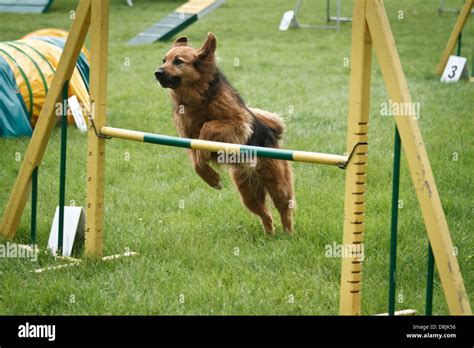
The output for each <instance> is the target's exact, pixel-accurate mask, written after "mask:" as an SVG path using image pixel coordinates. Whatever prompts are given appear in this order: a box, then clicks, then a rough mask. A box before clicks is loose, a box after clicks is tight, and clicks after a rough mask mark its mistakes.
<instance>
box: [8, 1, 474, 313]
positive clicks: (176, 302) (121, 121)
mask: <svg viewBox="0 0 474 348" xmlns="http://www.w3.org/2000/svg"><path fill="white" fill-rule="evenodd" d="M323 3H324V2H323V1H308V2H306V4H305V5H304V8H303V13H302V16H301V17H302V18H301V21H302V22H310V21H320V22H322V21H323V20H324V19H323V17H324V9H323V7H322V6H323ZM75 4H76V1H56V2H54V4H53V6H52V8H51V10H50V11H49V13H47V14H44V15H15V14H0V23H1V24H0V28H1V30H0V40H12V39H16V38H19V37H21V36H22V35H24V34H26V33H28V32H30V31H33V30H36V29H40V28H44V27H59V28H63V29H68V27H69V25H70V23H71V22H70V19H69V14H70V11H71V10H73V9H74V8H75ZM292 5H293V2H292V1H286V0H278V1H276V0H272V1H270V0H267V1H252V0H227V1H226V3H225V4H224V5H223V6H222V7H221V8H219V9H217V10H216V11H215V12H213V13H212V14H210V15H209V16H207V17H206V18H205V19H203V20H201V21H199V22H197V23H196V24H194V25H193V26H191V27H189V28H188V29H187V30H186V31H185V32H184V34H186V35H188V36H189V37H190V39H191V41H192V43H193V44H194V45H196V46H197V45H199V44H200V43H201V41H202V40H203V39H204V38H205V35H206V33H207V32H208V31H213V32H214V33H215V34H216V35H217V37H218V55H219V57H220V61H219V65H220V67H221V68H222V70H223V71H224V72H225V73H226V75H227V77H228V79H229V80H230V81H231V82H232V83H233V84H234V86H235V87H236V88H237V89H238V90H239V91H240V92H241V94H242V95H243V97H244V98H245V99H246V101H247V102H248V103H249V104H250V105H252V106H258V107H260V108H265V109H268V110H271V111H275V112H278V113H280V114H281V115H282V116H284V117H285V119H286V122H287V133H286V136H285V146H286V147H287V148H291V149H301V150H308V151H311V150H313V151H319V152H329V153H343V152H344V151H345V133H346V127H347V120H346V119H347V97H348V96H347V94H348V81H349V73H350V71H349V68H347V67H345V66H344V65H343V62H344V58H345V57H349V55H350V37H351V35H350V33H351V25H350V24H344V25H342V28H341V31H340V32H335V31H323V30H290V31H288V32H285V33H283V32H279V31H278V30H277V27H278V23H279V21H280V18H281V15H282V13H283V11H284V10H287V9H289V8H290V7H291V6H292ZM176 6H177V3H176V2H172V1H168V2H165V1H163V2H159V3H157V2H155V1H142V0H137V1H135V6H134V7H133V8H128V7H127V6H126V4H125V1H118V0H116V1H112V2H111V15H110V51H109V81H108V84H109V88H108V91H109V92H108V109H109V117H108V123H109V124H110V125H112V126H116V127H123V128H131V129H137V130H143V131H148V132H157V133H162V134H170V135H176V131H175V129H174V127H173V124H172V120H171V102H170V100H169V98H168V95H167V92H166V91H165V90H163V89H161V88H159V86H158V85H157V84H156V83H155V81H154V76H153V72H154V70H155V69H156V67H157V66H159V64H160V61H161V57H162V56H163V55H164V53H165V52H166V51H167V49H168V48H169V43H157V44H155V45H150V46H139V47H130V46H127V45H126V42H127V41H128V40H129V39H130V38H132V37H133V36H134V35H136V34H137V33H138V32H140V31H141V30H143V29H144V28H146V27H147V26H148V25H150V24H152V23H154V22H155V21H156V20H157V19H158V18H160V17H162V16H164V15H166V14H167V13H169V12H170V11H172V10H173V9H174V8H176ZM386 7H387V11H388V15H389V18H390V22H391V24H392V28H393V31H394V35H395V37H396V40H397V44H398V50H399V53H400V56H401V59H402V62H403V66H404V69H405V73H406V76H407V79H408V84H409V87H410V91H411V95H412V98H413V100H414V101H415V102H419V103H421V119H420V126H421V129H422V133H423V136H424V140H425V143H426V147H427V150H428V153H429V155H430V160H431V165H432V168H433V170H434V173H435V177H436V180H437V184H438V190H439V192H440V195H441V198H442V203H443V206H444V208H445V212H446V216H447V219H448V224H449V226H450V229H451V234H452V238H453V241H454V244H455V246H456V247H458V248H459V256H458V260H459V263H460V266H461V269H462V271H463V276H464V281H465V285H466V288H467V291H468V293H469V294H470V296H471V299H472V297H473V296H474V267H473V257H474V251H473V250H474V237H473V235H472V230H473V227H474V225H473V212H474V205H473V201H472V195H473V192H474V183H473V181H472V173H473V171H474V162H473V161H472V158H473V156H474V146H473V145H474V144H473V139H474V138H473V137H472V133H473V131H474V127H473V122H472V100H473V97H474V92H473V85H472V84H468V83H465V82H460V83H457V84H451V85H446V84H442V83H440V82H439V78H438V77H437V76H435V75H434V69H435V67H436V64H437V63H438V59H439V58H440V55H441V52H442V50H443V48H444V45H445V44H446V42H447V39H448V37H449V34H450V31H451V29H452V27H453V24H454V21H455V19H456V16H455V15H453V14H443V15H442V16H438V15H437V13H436V8H437V2H436V1H430V2H427V1H425V0H417V1H413V0H402V1H401V0H396V1H395V0H387V1H386ZM347 10H348V9H347ZM399 10H403V11H404V19H403V20H399V19H397V15H398V11H399ZM463 43H464V54H465V55H468V58H469V62H472V56H471V48H472V46H473V44H474V24H473V21H472V20H471V21H470V23H468V25H467V27H466V30H465V32H464V36H463ZM126 59H129V61H130V67H126V66H125V65H124V61H125V60H126ZM236 59H238V60H239V61H240V65H239V66H238V67H235V66H234V61H235V60H236ZM374 62H375V64H374V68H373V83H372V98H371V102H372V104H371V105H372V109H371V124H370V159H369V172H368V189H367V213H366V239H365V246H366V248H365V262H364V269H363V300H362V301H363V313H364V314H367V315H370V314H375V313H381V312H386V311H387V296H388V295H387V294H388V261H389V255H388V250H389V229H390V226H389V223H390V199H391V168H392V147H393V145H392V144H393V135H394V122H393V119H392V118H390V117H381V116H380V105H381V103H383V102H385V101H386V100H387V96H386V93H385V90H384V88H383V81H382V79H381V74H380V71H379V70H378V66H377V63H376V59H374ZM291 108H294V113H293V114H291V113H290V112H289V110H290V109H291ZM59 138H60V134H59V129H55V131H54V132H53V135H52V138H51V140H50V144H49V146H48V149H47V152H46V155H45V157H44V160H43V164H42V165H41V167H40V171H39V172H40V184H39V197H40V199H39V202H38V203H39V206H38V209H39V218H38V230H39V236H38V239H39V243H40V245H41V246H42V247H44V246H45V245H46V242H47V238H48V234H49V230H50V227H51V221H52V218H53V214H54V210H55V206H56V205H57V201H58V191H59V188H58V173H59V163H58V161H59ZM27 145H28V139H26V138H21V139H0V148H1V150H2V151H0V183H1V184H0V185H1V186H0V187H1V190H0V213H3V209H4V207H5V204H6V202H7V199H8V196H9V193H10V190H11V188H12V186H13V183H14V180H15V177H16V174H17V173H18V169H19V167H20V163H21V162H17V161H16V160H15V154H16V153H17V152H18V153H20V154H23V153H24V151H25V149H26V147H27ZM68 148H69V152H68V167H67V171H68V181H67V193H66V195H67V197H66V200H67V201H68V202H69V201H70V200H74V201H75V204H76V205H82V206H84V205H85V180H86V179H85V177H86V173H85V169H86V162H85V160H86V137H85V136H84V135H83V134H80V133H79V132H78V131H77V130H75V129H71V130H70V132H69V140H68ZM454 152H456V153H458V155H459V159H458V161H453V160H452V157H453V153H454ZM127 154H128V155H129V157H130V160H129V161H126V160H125V157H126V155H127ZM106 157H107V160H106V164H107V165H106V178H107V185H106V226H105V231H106V233H105V254H107V255H109V254H114V253H118V252H122V251H123V250H124V249H126V248H129V249H130V250H133V251H137V252H139V253H140V255H139V256H137V257H134V258H128V259H122V260H120V261H115V262H108V263H107V262H102V263H95V262H91V261H88V262H85V263H84V264H83V265H81V266H80V267H76V268H70V269H65V270H61V271H55V272H49V273H43V274H39V275H38V274H32V273H30V270H32V269H35V268H37V267H40V266H43V265H50V264H56V263H55V261H54V260H51V258H49V257H47V256H41V257H40V260H39V262H38V264H36V263H33V262H31V261H29V260H18V259H1V260H0V263H1V271H0V314H73V315H77V314H312V315H314V314H316V315H333V314H337V313H338V303H339V294H338V291H339V276H340V267H341V260H340V259H338V258H327V257H325V256H324V246H325V245H327V244H332V243H333V242H337V243H341V242H342V220H343V216H342V215H343V196H344V172H343V171H341V170H340V169H337V168H332V167H322V166H312V165H309V164H299V163H295V164H293V169H294V172H295V179H296V180H295V181H296V198H297V202H298V208H297V211H296V235H295V236H294V237H287V236H285V235H283V234H282V229H281V225H280V224H279V221H277V236H276V237H275V238H265V237H264V235H263V232H262V229H261V227H260V224H259V223H258V221H257V219H256V218H255V217H254V216H252V215H251V214H250V213H248V212H247V211H246V210H245V209H244V208H243V207H242V206H241V204H240V202H239V197H238V194H237V193H236V190H235V189H234V188H233V187H232V183H231V181H230V180H229V178H228V176H227V175H225V174H224V173H223V175H222V176H223V178H224V189H223V190H222V191H220V192H217V191H214V190H212V189H210V188H209V187H208V186H207V185H206V184H205V183H203V182H202V181H201V180H200V179H199V178H198V177H197V176H196V175H195V174H194V172H193V170H192V168H191V165H190V164H189V163H188V159H187V155H186V153H185V150H182V149H172V148H167V147H159V146H153V145H148V144H140V143H134V142H125V141H120V140H110V141H108V142H107V156H106ZM400 198H401V199H402V200H403V209H400V229H399V246H398V248H399V249H398V250H399V253H398V261H399V262H398V287H397V295H398V294H400V293H402V294H403V303H400V304H397V308H398V309H407V308H413V309H416V310H417V311H419V312H420V313H423V311H424V297H425V272H426V253H427V237H426V233H425V229H424V224H423V221H422V217H421V213H420V209H419V206H418V203H417V199H416V196H415V192H414V190H413V187H412V184H411V179H410V176H409V173H408V170H407V167H406V162H405V160H404V159H403V160H402V173H401V192H400ZM181 200H182V201H181ZM180 202H184V208H180ZM274 215H275V217H276V218H277V217H278V215H277V214H276V212H274ZM276 220H277V219H276ZM28 234H29V207H27V208H26V210H25V214H24V217H23V219H22V222H21V226H20V229H19V231H18V235H17V241H19V242H23V243H27V242H28V238H29V237H28ZM2 242H3V241H2ZM235 248H238V251H239V255H238V256H236V255H235V252H236V250H237V249H235ZM181 295H184V303H181V302H182V301H180V299H182V297H180V296H181ZM291 295H293V296H294V298H295V301H294V303H290V302H291V301H289V298H290V296H291ZM71 296H73V297H74V299H75V301H71V298H73V297H71ZM71 302H73V303H71ZM434 313H436V314H447V313H448V310H447V306H446V302H445V299H444V295H443V291H442V288H441V285H440V282H439V278H438V277H436V279H435V294H434Z"/></svg>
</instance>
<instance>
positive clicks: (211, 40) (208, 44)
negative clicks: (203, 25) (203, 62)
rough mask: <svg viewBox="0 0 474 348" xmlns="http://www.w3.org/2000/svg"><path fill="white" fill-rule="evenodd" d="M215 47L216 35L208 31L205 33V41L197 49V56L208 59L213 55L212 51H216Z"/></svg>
mask: <svg viewBox="0 0 474 348" xmlns="http://www.w3.org/2000/svg"><path fill="white" fill-rule="evenodd" d="M216 47H217V40H216V36H215V35H214V34H213V33H211V32H209V33H208V34H207V39H206V41H205V42H204V43H203V44H202V46H201V48H200V49H199V50H198V57H199V59H208V58H211V57H214V53H215V52H216Z"/></svg>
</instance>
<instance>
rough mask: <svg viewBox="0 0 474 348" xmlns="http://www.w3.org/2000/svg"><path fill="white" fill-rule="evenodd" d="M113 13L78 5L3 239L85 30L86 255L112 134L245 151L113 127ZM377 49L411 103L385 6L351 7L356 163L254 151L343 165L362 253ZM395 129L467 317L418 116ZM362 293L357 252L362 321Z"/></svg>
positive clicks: (91, 251) (98, 239)
mask: <svg viewBox="0 0 474 348" xmlns="http://www.w3.org/2000/svg"><path fill="white" fill-rule="evenodd" d="M473 1H474V0H468V1H467V2H466V3H467V4H468V5H465V8H464V9H463V13H464V11H465V10H466V8H467V7H466V6H470V8H471V7H472V2H473ZM469 4H470V5H469ZM470 8H469V9H470ZM108 9H109V2H108V0H80V2H79V5H78V8H77V12H76V19H75V20H74V22H73V24H72V27H71V29H70V34H69V37H68V39H67V42H66V45H65V48H64V53H63V55H62V57H61V60H60V62H59V65H58V69H57V72H56V75H55V77H54V80H53V83H52V86H51V88H50V90H49V93H48V95H47V98H46V102H45V104H44V106H43V109H42V111H41V115H40V119H39V122H38V124H37V127H36V129H35V131H34V133H33V137H32V139H31V141H30V144H29V146H28V149H27V151H26V154H25V158H24V161H23V163H22V166H21V168H20V172H19V174H18V177H17V180H16V182H15V186H14V187H13V190H12V193H11V195H10V199H9V201H8V203H7V206H6V209H5V211H4V215H3V218H2V221H1V224H0V233H1V234H2V235H3V236H4V237H5V238H7V239H13V238H14V236H15V234H16V231H17V228H18V224H19V221H20V217H21V215H22V213H23V210H24V208H25V204H26V200H27V198H28V195H29V192H30V186H31V178H32V173H33V170H34V169H35V168H36V167H37V166H38V165H40V163H41V160H42V158H43V154H44V152H45V149H46V145H47V143H48V141H49V138H50V136H51V132H52V129H53V126H54V124H55V116H54V110H55V104H56V102H57V101H58V99H59V97H60V95H61V89H62V86H63V85H64V83H65V81H67V80H68V79H69V78H70V76H71V74H72V71H73V69H74V66H75V63H76V61H77V58H78V56H79V53H80V50H81V47H82V45H83V43H84V40H85V37H86V35H87V31H88V30H89V28H90V31H91V76H90V81H91V103H92V105H91V106H90V107H89V110H91V115H90V117H91V119H92V120H93V122H89V130H88V142H87V200H86V212H87V215H86V248H85V253H86V256H87V257H91V258H98V257H101V256H102V253H103V245H104V243H103V236H104V210H105V209H104V204H105V202H104V188H105V151H106V146H105V142H106V135H108V136H112V137H116V138H122V139H129V140H136V141H144V142H150V143H156V144H161V145H170V146H177V145H176V144H180V147H187V148H202V149H218V148H223V147H229V146H230V145H236V146H231V147H232V148H233V149H234V150H235V149H237V148H238V149H240V148H241V147H243V146H240V145H239V146H237V144H230V145H229V144H227V145H226V144H217V143H211V142H203V141H198V140H196V139H181V140H178V139H170V138H171V137H166V136H160V135H153V134H146V133H143V132H132V131H128V130H121V129H117V128H113V127H107V123H106V114H107V65H108V64H107V60H108V20H109V13H108ZM372 50H374V51H375V53H376V55H377V58H378V62H379V65H380V68H381V71H382V75H383V79H384V81H385V86H386V89H387V92H388V95H389V97H390V99H391V100H393V102H395V103H411V97H410V93H409V91H408V85H407V82H406V79H405V75H404V73H403V68H402V65H401V62H400V58H399V56H398V52H397V50H396V45H395V40H394V37H393V34H392V32H391V29H390V24H389V21H388V18H387V14H386V11H385V7H384V3H383V0H355V5H354V12H353V29H352V53H351V55H352V56H351V78H350V91H349V114H348V132H347V153H348V154H350V155H348V156H337V155H329V154H321V153H308V152H301V151H290V150H281V151H280V152H281V153H279V154H276V153H274V152H272V151H269V150H268V148H267V149H263V148H260V149H257V148H255V149H254V150H256V151H260V153H261V154H263V155H265V156H269V157H270V158H277V159H281V160H298V161H306V162H312V163H319V164H330V165H338V166H340V167H341V168H343V169H346V184H345V208H344V209H345V211H344V228H343V243H344V244H345V245H346V246H350V247H351V250H354V251H355V250H360V248H358V247H359V246H360V245H361V244H363V242H364V227H365V209H366V203H365V191H366V179H367V160H368V148H369V145H368V143H369V138H368V133H369V109H370V86H371V82H370V76H371V55H372ZM395 121H396V125H397V128H398V131H399V133H400V137H401V140H402V144H403V149H404V153H405V157H406V158H407V161H408V167H409V170H410V174H411V177H412V181H413V185H414V188H415V191H416V194H417V197H418V201H419V203H420V208H421V212H422V214H423V218H424V222H425V226H426V230H427V233H428V237H429V240H430V243H431V247H432V249H433V254H434V257H435V261H436V265H437V267H438V272H439V275H440V279H441V284H442V286H443V290H444V294H445V297H446V301H447V304H448V307H449V312H450V313H451V314H453V315H471V314H472V312H471V307H470V304H469V299H468V296H467V293H466V290H465V288H464V283H463V279H462V276H461V272H460V269H459V265H458V262H457V259H456V256H455V255H454V253H453V244H452V241H451V236H450V233H449V229H448V225H447V222H446V217H445V215H444V212H443V208H442V205H441V201H440V197H439V194H438V191H437V188H436V183H435V180H434V176H433V172H432V170H431V166H430V163H429V159H428V155H427V152H426V149H425V146H424V143H423V139H422V136H421V132H420V129H419V126H418V123H417V119H416V115H408V116H407V115H400V114H399V115H395ZM101 130H102V131H103V134H101ZM172 143H173V144H174V145H172ZM239 151H240V150H239ZM270 152H272V153H270ZM271 156H279V157H271ZM263 157H264V156H263ZM103 259H104V258H103ZM362 291H363V283H362V262H361V260H360V259H359V256H358V253H356V252H354V253H353V254H351V255H350V256H349V257H347V258H343V261H342V270H341V286H340V314H342V315H359V314H361V313H363V311H362V307H361V294H362Z"/></svg>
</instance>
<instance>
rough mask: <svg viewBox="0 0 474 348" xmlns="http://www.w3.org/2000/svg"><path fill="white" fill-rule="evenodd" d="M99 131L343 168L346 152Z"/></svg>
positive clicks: (186, 145) (156, 142) (158, 142)
mask: <svg viewBox="0 0 474 348" xmlns="http://www.w3.org/2000/svg"><path fill="white" fill-rule="evenodd" d="M100 134H102V135H104V136H107V137H111V138H119V139H125V140H133V141H140V142H144V143H151V144H158V145H165V146H173V147H181V148H186V149H194V150H204V151H210V152H218V151H225V152H226V153H254V154H255V155H256V156H257V157H264V158H273V159H280V160H285V161H295V162H306V163H318V164H326V165H332V166H339V167H341V168H344V167H345V165H346V163H347V161H348V156H341V155H331V154H326V153H318V152H308V151H298V150H285V149H276V148H270V147H260V146H249V145H241V144H230V143H222V142H216V141H208V140H200V139H188V138H179V137H172V136H167V135H160V134H153V133H145V132H138V131H132V130H128V129H120V128H113V127H102V128H100Z"/></svg>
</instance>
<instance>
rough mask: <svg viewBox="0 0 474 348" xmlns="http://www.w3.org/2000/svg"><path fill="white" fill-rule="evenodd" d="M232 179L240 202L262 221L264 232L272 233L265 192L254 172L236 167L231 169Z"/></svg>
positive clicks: (270, 216)
mask: <svg viewBox="0 0 474 348" xmlns="http://www.w3.org/2000/svg"><path fill="white" fill-rule="evenodd" d="M231 175H232V179H233V181H234V183H235V186H236V187H237V189H238V190H239V193H240V197H241V198H242V203H244V205H245V206H246V207H247V208H248V209H249V210H250V211H251V212H252V213H254V214H256V215H257V216H258V217H259V218H260V221H261V222H262V225H263V228H264V230H265V233H266V234H268V235H273V234H274V228H273V219H272V215H271V213H270V211H269V210H268V209H267V207H266V206H265V200H266V196H267V193H266V191H265V187H264V186H263V185H261V184H260V183H259V182H258V178H256V176H255V174H254V175H252V174H250V173H248V172H247V171H245V170H239V169H238V168H232V169H231Z"/></svg>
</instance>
